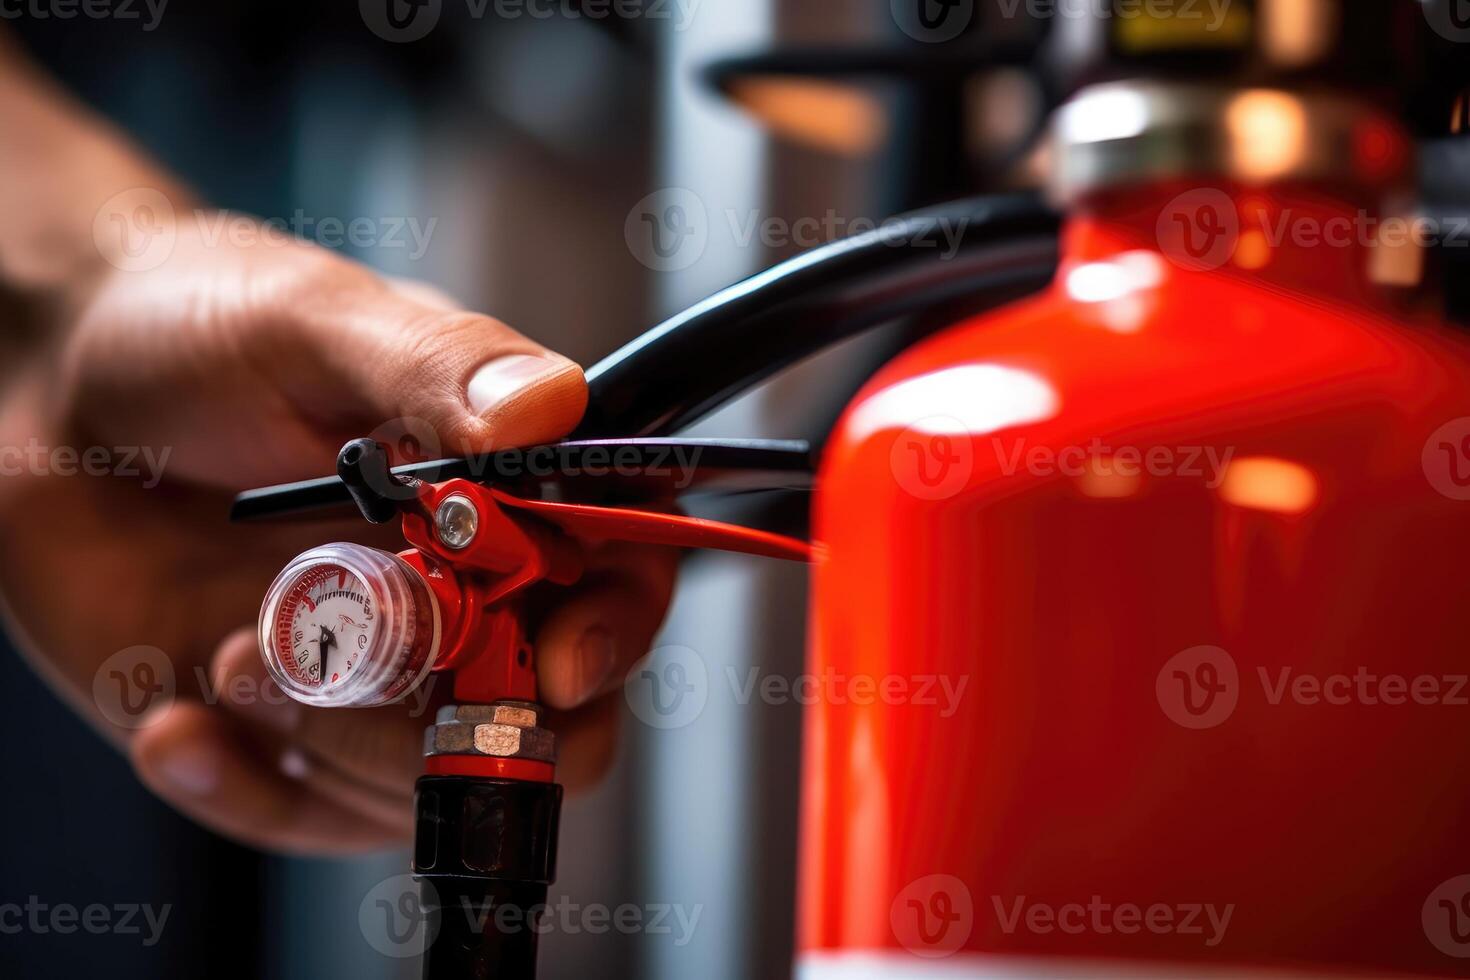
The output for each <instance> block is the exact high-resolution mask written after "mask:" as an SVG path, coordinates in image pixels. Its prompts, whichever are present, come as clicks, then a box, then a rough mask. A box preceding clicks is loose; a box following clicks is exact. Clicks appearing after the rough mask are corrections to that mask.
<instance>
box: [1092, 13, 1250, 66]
mask: <svg viewBox="0 0 1470 980" xmlns="http://www.w3.org/2000/svg"><path fill="white" fill-rule="evenodd" d="M1112 7H1113V41H1114V44H1115V46H1116V48H1117V50H1118V51H1119V52H1120V53H1122V54H1153V53H1157V52H1160V51H1175V50H1192V49H1220V48H1227V49H1228V48H1242V47H1245V46H1247V45H1249V44H1250V43H1251V28H1252V23H1253V18H1252V16H1251V9H1250V7H1249V6H1248V5H1247V4H1246V3H1245V2H1243V0H1112Z"/></svg>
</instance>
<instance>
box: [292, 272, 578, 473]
mask: <svg viewBox="0 0 1470 980" xmlns="http://www.w3.org/2000/svg"><path fill="white" fill-rule="evenodd" d="M316 278H318V279H331V280H332V281H333V282H338V280H340V282H339V284H338V285H337V286H336V288H328V289H322V288H320V287H318V288H316V289H311V288H306V289H303V290H299V291H295V292H291V293H289V294H287V296H286V297H285V298H284V299H283V300H282V302H283V303H285V304H286V305H287V306H288V307H289V308H288V309H287V310H286V311H285V315H284V317H283V318H282V319H283V320H285V321H286V323H285V326H287V327H288V328H289V329H287V330H285V331H284V333H282V334H280V335H279V339H280V341H281V343H284V344H287V345H290V346H293V347H295V348H298V349H300V348H304V349H305V350H304V354H305V360H306V362H307V363H308V364H316V365H318V366H319V367H318V369H317V370H315V371H312V370H311V369H309V368H307V369H302V370H299V371H297V372H296V377H295V382H294V383H295V389H294V390H295V392H296V393H297V394H298V395H299V396H300V398H301V400H303V401H304V403H305V404H308V405H311V404H313V402H320V401H321V400H322V393H321V390H320V388H321V385H322V383H323V380H324V379H331V380H332V382H333V384H334V385H336V386H340V387H342V388H345V389H347V390H349V391H350V392H351V393H352V395H353V396H354V397H355V398H357V399H360V400H361V401H362V403H363V406H364V407H365V408H366V409H367V410H368V411H369V412H371V413H373V414H375V415H376V418H377V419H378V420H379V421H382V420H387V419H392V418H403V417H408V418H420V419H423V420H425V421H426V422H428V423H429V424H430V425H432V426H433V427H434V429H435V431H436V432H437V433H438V434H439V437H440V438H441V439H442V440H443V441H444V448H445V450H446V451H447V452H450V453H477V452H487V451H489V450H492V449H500V448H505V447H507V446H516V445H529V444H535V443H542V442H550V441H552V440H555V439H557V438H559V437H560V436H562V435H565V434H566V433H567V432H568V431H570V430H571V429H572V428H573V427H574V426H575V425H576V424H577V422H578V421H579V420H580V419H581V417H582V412H583V411H584V409H585V408H586V405H587V385H586V381H585V379H584V378H583V376H582V370H581V368H579V367H578V366H577V365H576V364H575V363H574V362H572V361H570V360H568V359H567V358H565V357H562V356H561V355H560V354H557V353H555V352H553V351H550V350H548V349H546V348H545V347H542V346H541V345H540V344H537V343H535V342H534V341H532V340H529V339H528V338H526V337H524V336H522V335H521V334H519V333H517V332H516V331H515V330H513V329H511V328H510V327H509V326H507V325H505V324H504V323H501V322H500V321H498V320H495V319H493V318H491V317H488V316H482V315H480V314H477V313H472V312H469V311H466V310H461V309H455V308H453V307H452V306H450V305H449V301H448V300H447V297H444V296H443V295H442V294H439V293H438V292H437V291H432V290H430V289H429V288H427V287H422V286H405V285H404V284H402V283H398V284H390V283H388V282H385V281H383V280H381V279H379V278H377V277H376V276H372V275H370V274H367V273H365V271H363V270H357V269H354V270H352V272H351V273H350V274H348V273H347V272H346V271H340V274H339V275H337V276H336V277H335V278H334V277H333V276H332V275H331V274H324V273H320V272H319V273H317V275H316ZM313 384H315V385H316V390H312V386H313Z"/></svg>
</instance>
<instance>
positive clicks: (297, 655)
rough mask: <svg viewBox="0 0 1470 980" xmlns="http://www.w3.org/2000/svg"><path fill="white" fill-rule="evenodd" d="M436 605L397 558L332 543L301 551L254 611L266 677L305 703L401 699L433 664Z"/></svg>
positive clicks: (437, 628)
mask: <svg viewBox="0 0 1470 980" xmlns="http://www.w3.org/2000/svg"><path fill="white" fill-rule="evenodd" d="M439 631H440V622H439V607H438V604H437V603H436V602H435V600H434V595H433V593H432V592H431V591H430V590H429V587H428V585H427V584H425V582H424V580H423V577H422V576H420V575H419V573H418V572H417V571H415V570H414V569H413V568H412V567H411V566H409V565H408V564H407V563H406V562H404V561H403V560H402V559H401V558H399V557H398V556H397V555H394V554H390V553H388V552H386V551H379V550H377V549H376V548H367V547H364V546H362V545H356V544H329V545H323V546H322V547H320V548H314V549H312V550H311V551H308V552H305V553H304V554H301V555H298V556H297V557H296V559H295V560H294V561H292V562H291V563H290V564H289V565H287V566H286V568H285V570H283V571H282V572H281V574H280V575H278V576H276V580H275V581H274V582H273V583H271V587H270V591H269V592H268V593H267V594H266V599H265V604H264V605H263V606H262V607H261V610H260V650H261V655H262V656H263V657H264V658H265V663H266V666H267V667H268V668H269V670H270V672H271V676H272V677H274V678H275V679H276V682H277V683H279V684H280V685H281V687H282V689H284V690H285V692H286V693H287V694H289V695H290V696H291V697H293V698H295V699H296V700H298V701H302V702H304V703H306V704H313V705H320V706H330V707H368V706H372V705H379V704H389V703H391V702H393V701H398V700H400V699H402V698H403V697H404V696H405V695H407V694H408V692H409V691H411V690H413V689H414V688H415V687H417V686H418V684H419V682H420V681H422V680H423V678H424V675H425V674H427V673H428V672H429V670H430V668H431V667H432V666H433V664H434V657H435V655H436V654H437V652H438V647H439Z"/></svg>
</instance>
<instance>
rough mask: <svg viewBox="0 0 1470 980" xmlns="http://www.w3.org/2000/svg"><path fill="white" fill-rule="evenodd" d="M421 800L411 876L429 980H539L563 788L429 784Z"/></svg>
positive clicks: (433, 780)
mask: <svg viewBox="0 0 1470 980" xmlns="http://www.w3.org/2000/svg"><path fill="white" fill-rule="evenodd" d="M414 790H415V791H414V808H415V822H414V849H413V874H414V877H415V878H417V879H418V881H419V885H420V889H421V890H420V902H421V904H422V907H423V911H424V913H425V914H426V915H427V916H428V921H429V923H430V924H431V926H430V932H429V934H428V939H429V942H428V943H427V945H426V947H425V949H424V959H423V977H424V980H491V978H494V980H535V976H536V946H537V940H538V939H539V938H540V935H541V933H542V932H543V931H544V930H545V927H546V922H545V915H546V889H547V887H548V886H549V885H550V884H551V882H552V880H553V879H555V878H556V834H557V825H558V823H559V822H560V819H561V796H562V790H561V787H560V786H558V785H556V784H555V783H537V782H529V781H524V780H518V779H480V778H475V777H470V776H424V777H422V778H420V779H419V781H418V784H417V785H416V786H415V788H414Z"/></svg>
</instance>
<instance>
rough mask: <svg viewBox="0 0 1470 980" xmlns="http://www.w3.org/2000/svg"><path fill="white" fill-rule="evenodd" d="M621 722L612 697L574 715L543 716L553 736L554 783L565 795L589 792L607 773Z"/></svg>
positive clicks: (619, 704) (617, 700) (617, 703)
mask: <svg viewBox="0 0 1470 980" xmlns="http://www.w3.org/2000/svg"><path fill="white" fill-rule="evenodd" d="M621 720H622V698H620V697H618V696H617V695H615V694H607V695H604V696H602V697H600V698H598V699H597V700H595V701H593V702H592V703H591V704H588V705H586V706H585V707H582V708H579V709H577V710H576V711H551V712H548V713H547V719H546V726H547V727H548V728H550V729H551V730H552V731H554V732H556V780H557V782H559V783H561V784H562V785H563V786H564V787H566V790H567V792H568V793H580V792H582V791H583V790H587V789H590V788H592V787H593V786H595V785H596V784H597V783H598V782H599V781H600V780H601V779H602V777H603V776H604V775H605V774H606V773H607V770H608V769H609V767H611V766H612V761H613V757H614V755H615V754H616V752H617V746H618V728H619V726H620V724H621Z"/></svg>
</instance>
